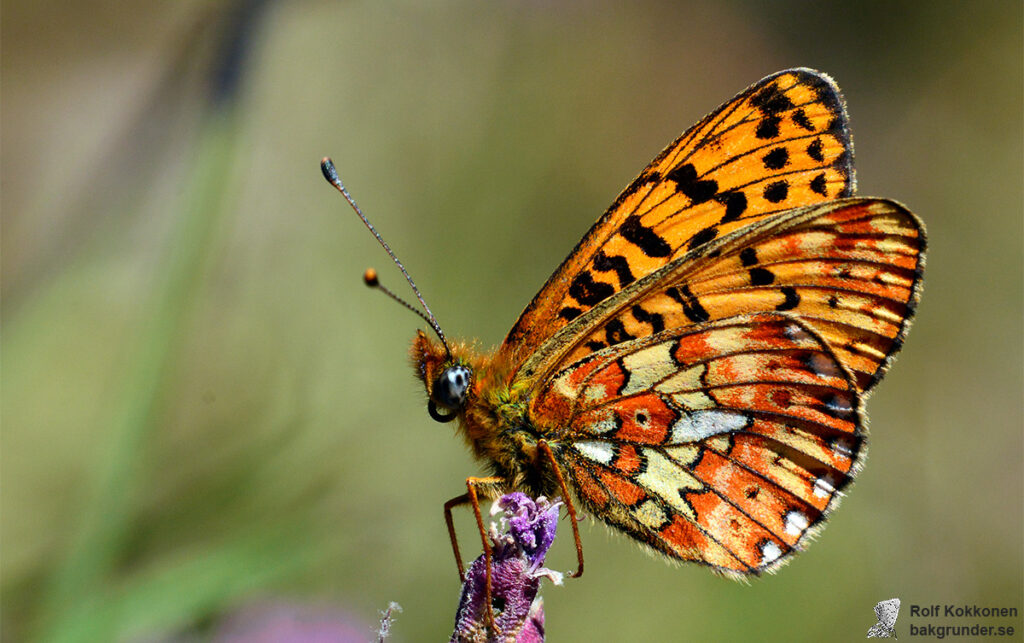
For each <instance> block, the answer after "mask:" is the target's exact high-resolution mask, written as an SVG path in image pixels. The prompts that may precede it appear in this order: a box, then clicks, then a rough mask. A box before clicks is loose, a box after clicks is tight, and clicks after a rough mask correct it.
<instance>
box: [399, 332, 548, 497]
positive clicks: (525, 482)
mask: <svg viewBox="0 0 1024 643" xmlns="http://www.w3.org/2000/svg"><path fill="white" fill-rule="evenodd" d="M451 348H452V350H451V354H450V355H449V354H448V352H447V351H446V350H445V348H444V346H443V345H441V344H439V343H437V342H434V341H432V340H431V339H430V338H429V337H428V336H427V335H426V334H424V333H423V332H418V333H417V335H416V337H415V339H414V340H413V343H412V351H411V353H412V362H413V368H414V369H415V371H416V375H417V376H418V377H419V378H420V380H421V381H422V382H423V384H424V387H425V389H426V393H427V396H428V398H430V400H431V401H436V399H437V394H436V393H437V392H436V391H435V390H434V387H435V386H436V383H437V381H438V377H439V376H440V375H441V374H442V373H444V372H445V370H446V369H449V368H451V367H452V366H464V367H467V368H468V369H469V370H470V372H471V384H470V387H469V390H468V393H467V396H466V399H465V402H464V403H463V404H462V406H461V407H460V408H458V409H452V410H451V411H452V413H454V414H455V415H456V417H455V418H454V419H455V420H456V421H457V427H458V433H460V434H461V436H462V437H463V439H464V440H465V441H466V444H468V445H469V447H470V449H471V450H472V452H473V455H475V456H476V457H477V458H479V459H480V460H481V461H483V462H484V463H485V464H487V466H488V467H489V468H490V473H491V475H494V476H497V477H500V478H502V479H503V480H505V481H506V485H507V489H505V490H512V489H516V490H522V491H526V492H529V493H532V494H533V495H535V496H537V495H548V496H550V495H552V494H553V493H554V492H555V490H556V489H557V483H556V482H555V479H554V477H553V476H552V475H551V473H550V468H549V467H548V466H545V464H544V463H543V462H542V461H541V458H540V453H539V451H538V449H537V441H538V440H539V439H540V432H539V431H538V429H537V427H535V426H534V425H533V424H532V423H531V422H530V420H529V417H528V414H527V403H526V402H527V400H526V399H525V396H524V394H523V392H522V389H521V388H520V387H517V386H515V385H514V377H513V375H514V373H513V369H512V368H511V367H510V365H509V364H508V362H507V360H504V359H501V358H500V357H497V356H496V355H494V354H480V353H477V352H475V351H473V350H472V349H471V348H469V347H467V346H465V345H460V344H453V345H452V347H451ZM496 491H497V490H496Z"/></svg>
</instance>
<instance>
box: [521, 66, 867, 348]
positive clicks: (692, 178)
mask: <svg viewBox="0 0 1024 643" xmlns="http://www.w3.org/2000/svg"><path fill="white" fill-rule="evenodd" d="M852 163H853V161H852V144H851V142H850V136H849V132H848V128H847V117H846V111H845V107H844V104H843V101H842V98H841V97H840V94H839V90H838V88H837V87H836V86H835V84H834V83H833V82H832V80H831V79H830V78H828V77H827V76H825V75H823V74H819V73H818V72H813V71H810V70H805V69H793V70H788V71H785V72H780V73H778V74H775V75H773V76H769V77H768V78H765V79H763V80H762V81H760V82H759V83H757V84H755V85H753V86H751V87H750V88H748V89H747V90H746V91H744V92H742V93H741V94H739V95H738V96H736V97H735V98H734V99H733V100H731V101H730V102H728V103H726V104H725V105H723V106H722V107H720V108H719V109H718V110H717V111H715V112H714V113H712V114H710V115H709V116H707V117H705V118H704V120H702V121H701V122H700V123H699V124H697V125H696V126H694V127H693V128H691V129H690V130H688V131H687V132H686V133H685V134H683V135H682V136H681V137H680V138H679V139H677V140H676V141H675V142H674V143H672V144H671V145H670V146H669V147H668V148H666V149H665V150H664V151H663V152H662V153H661V154H660V155H659V156H658V157H657V158H656V159H655V160H654V161H653V162H652V163H651V165H650V166H648V167H647V168H646V169H645V170H644V171H643V172H642V173H641V174H640V176H639V177H638V178H637V179H636V180H635V181H633V183H632V184H630V186H629V187H627V188H626V190H625V191H624V192H623V193H622V194H621V195H620V196H619V198H618V199H617V200H616V201H615V203H614V204H613V205H612V206H611V208H609V210H608V211H607V212H606V213H605V214H604V216H602V217H601V219H600V220H599V221H598V222H597V223H596V224H595V225H594V227H593V228H592V229H591V230H590V232H588V233H587V235H586V236H585V237H584V238H583V240H582V241H581V242H580V243H579V245H577V247H576V248H575V250H574V251H573V252H572V254H570V256H569V257H568V258H567V259H566V260H565V262H564V263H563V264H562V265H561V266H560V267H559V268H558V270H556V271H555V273H554V274H553V275H552V277H551V278H550V279H549V280H548V282H547V284H545V286H544V288H542V289H541V291H540V293H539V294H538V295H537V297H535V298H534V300H533V302H531V304H530V305H529V306H528V307H527V308H526V310H525V311H524V312H523V314H522V316H521V317H520V319H519V321H518V322H517V323H516V325H515V326H514V327H513V328H512V330H511V332H510V333H509V335H508V337H507V338H506V340H505V342H504V344H503V345H502V347H501V352H502V353H503V354H505V355H508V356H511V361H512V363H514V364H518V363H521V362H522V360H523V359H525V357H526V356H527V355H529V354H530V353H532V352H533V351H534V350H535V349H536V348H537V347H538V346H539V345H540V344H541V343H542V342H543V341H544V340H545V339H546V338H547V337H550V336H551V334H553V333H554V332H556V331H557V330H559V329H560V328H562V327H564V326H565V325H566V324H567V323H569V322H570V321H572V320H573V319H575V318H577V317H579V316H580V315H582V314H584V313H586V312H587V311H588V310H590V309H591V308H592V307H593V306H595V305H596V304H597V303H599V302H601V301H603V300H605V299H607V298H608V297H610V296H611V295H613V294H614V293H616V292H618V291H619V290H621V289H623V288H625V287H627V286H628V285H629V284H631V283H633V282H634V281H636V280H639V279H641V278H643V277H644V276H646V275H648V274H650V273H652V272H654V271H655V270H658V269H659V268H661V267H663V266H664V265H666V264H667V263H670V262H671V261H673V260H674V259H676V258H678V257H680V256H682V255H683V254H685V253H686V252H687V251H689V250H693V249H694V248H697V247H700V246H702V245H703V244H706V243H708V242H710V241H712V240H714V239H717V238H720V237H722V236H724V235H726V234H728V233H730V232H732V231H734V230H736V229H738V228H740V227H742V226H744V225H747V224H749V223H751V222H753V221H756V220H759V219H762V218H764V217H767V216H770V215H772V214H775V213H778V212H781V211H783V210H787V209H790V208H794V207H797V206H801V205H807V204H812V203H817V202H821V201H826V200H830V199H835V198H837V197H842V196H848V195H849V194H852V192H853V185H854V176H853V164H852Z"/></svg>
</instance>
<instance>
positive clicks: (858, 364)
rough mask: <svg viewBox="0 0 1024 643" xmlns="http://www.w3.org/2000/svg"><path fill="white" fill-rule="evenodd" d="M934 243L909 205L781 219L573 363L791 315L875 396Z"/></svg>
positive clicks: (652, 300)
mask: <svg viewBox="0 0 1024 643" xmlns="http://www.w3.org/2000/svg"><path fill="white" fill-rule="evenodd" d="M924 247H925V239H924V233H923V227H922V226H921V223H920V222H919V221H918V220H917V218H916V217H915V216H914V215H913V214H911V213H910V212H909V211H907V210H906V209H905V208H904V207H903V206H901V205H899V204H897V203H894V202H891V201H883V200H877V199H867V200H866V199H844V200H841V201H837V202H834V203H829V204H824V205H820V206H816V207H813V208H808V209H805V210H803V211H795V212H791V213H787V214H785V215H779V218H778V220H777V221H775V222H772V223H770V224H767V225H762V226H758V227H754V228H751V229H750V230H749V233H748V234H745V235H741V236H738V237H736V238H735V239H733V240H731V241H728V242H727V243H723V244H722V245H721V246H714V245H711V246H708V249H709V252H708V253H707V254H706V255H704V256H697V257H693V258H690V257H687V258H685V260H684V261H683V262H681V264H680V265H679V266H678V270H677V271H676V272H677V273H678V276H672V275H671V274H666V275H665V277H664V278H658V279H653V280H652V281H653V282H654V283H652V284H651V286H652V290H651V291H650V292H649V294H646V295H644V294H642V293H637V294H636V297H634V298H631V300H630V302H629V305H628V306H626V307H624V308H623V309H622V310H621V311H619V312H618V313H616V314H615V315H613V316H611V317H610V318H609V319H607V320H606V321H604V322H597V323H595V325H594V328H593V330H591V331H590V332H589V333H588V335H587V336H586V337H585V338H582V339H581V340H579V341H578V342H577V343H576V346H575V348H574V349H573V350H572V351H571V352H570V353H569V354H568V355H567V357H565V358H564V359H565V361H566V362H573V361H577V360H579V359H580V358H582V357H584V356H585V355H586V354H588V353H590V352H592V351H594V350H600V349H601V348H604V347H606V346H610V345H615V344H618V343H620V342H624V341H629V340H631V339H634V338H636V337H643V336H645V335H648V334H651V333H656V332H660V331H661V330H664V329H666V328H674V327H678V326H684V325H688V324H697V323H703V322H706V321H712V320H717V319H725V318H728V317H732V316H734V315H738V314H750V313H757V312H762V311H771V310H775V311H782V312H789V313H791V314H793V315H796V316H797V317H799V318H800V319H802V320H804V321H806V322H807V323H808V324H810V325H811V327H813V328H814V329H815V330H816V331H818V333H820V334H821V336H822V338H824V339H825V341H826V342H827V343H828V344H829V346H830V347H832V349H833V350H834V352H835V354H836V357H837V358H838V359H839V361H840V363H841V364H843V366H845V367H847V368H848V369H850V370H851V371H852V372H853V374H854V377H855V382H856V384H857V388H858V389H860V390H867V389H869V388H870V387H871V386H873V385H874V384H875V383H876V382H877V381H878V380H879V379H880V378H881V376H882V374H883V373H884V369H885V367H886V366H887V365H888V363H889V362H890V361H891V359H892V357H893V355H894V354H895V353H896V352H897V351H898V350H899V348H900V347H901V346H902V341H903V336H904V334H905V333H906V329H907V326H908V323H909V320H910V319H911V318H912V317H913V314H914V311H915V310H916V307H917V301H918V299H919V296H920V283H921V275H922V269H923V261H924V260H923V253H924Z"/></svg>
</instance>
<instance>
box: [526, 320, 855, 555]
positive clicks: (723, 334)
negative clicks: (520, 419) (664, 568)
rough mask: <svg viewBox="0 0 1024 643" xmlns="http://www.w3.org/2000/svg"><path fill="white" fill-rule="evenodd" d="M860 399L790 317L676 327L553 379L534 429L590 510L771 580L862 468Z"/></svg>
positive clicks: (820, 345)
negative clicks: (543, 427)
mask: <svg viewBox="0 0 1024 643" xmlns="http://www.w3.org/2000/svg"><path fill="white" fill-rule="evenodd" d="M858 406H859V402H858V395H857V391H856V389H855V387H854V385H853V382H852V380H851V377H850V375H849V374H848V373H847V371H846V370H845V369H844V368H843V367H842V365H841V364H840V363H839V361H838V360H837V359H836V357H835V355H834V354H833V352H832V351H831V349H830V348H829V347H828V345H827V344H826V343H825V342H824V340H822V339H821V338H820V337H819V336H818V335H817V333H815V332H814V331H813V330H811V329H810V327H809V326H807V325H806V324H804V323H803V322H801V321H799V320H798V319H796V318H794V317H791V316H789V315H785V314H781V313H769V314H762V315H745V316H740V317H734V318H731V319H728V320H725V321H720V322H714V323H710V324H701V325H698V326H694V327H689V328H675V329H671V330H666V331H662V332H660V333H657V334H654V335H649V336H647V337H643V338H639V339H635V340H631V341H628V342H624V343H621V344H618V345H615V346H612V347H609V348H605V349H603V350H600V351H597V352H594V353H592V354H590V355H588V356H587V357H585V358H584V359H582V360H580V361H579V362H576V363H574V364H572V365H570V366H568V367H567V368H565V369H563V370H562V371H561V372H559V373H558V374H556V375H555V376H554V377H551V378H549V379H548V380H546V382H545V384H544V386H543V387H542V388H541V389H540V390H538V394H537V395H536V396H535V397H534V398H533V400H532V403H531V408H530V415H531V417H534V418H556V417H564V418H568V420H569V421H568V422H567V423H565V424H563V425H561V426H555V427H551V428H550V430H549V432H548V436H547V439H548V440H549V443H550V444H552V446H553V448H554V450H555V454H556V458H557V459H558V460H559V464H560V466H561V467H562V468H563V469H564V470H565V471H566V472H567V473H568V475H569V477H570V480H571V482H572V485H573V487H574V488H575V490H576V494H577V495H578V497H579V500H580V501H581V502H582V503H583V505H584V506H586V507H588V508H589V509H590V510H591V511H592V512H593V513H594V514H595V515H597V516H599V517H601V518H602V519H603V520H604V521H605V522H607V523H608V524H610V525H611V526H613V527H615V528H617V529H620V530H622V531H625V532H626V533H628V534H630V535H631V536H632V537H633V538H635V539H637V540H639V541H640V542H643V543H646V544H647V545H649V546H650V547H652V548H654V549H656V550H658V551H660V552H663V553H665V554H667V555H669V556H671V557H674V558H678V559H682V560H689V561H696V562H701V563H704V564H707V565H709V566H711V567H713V568H714V569H716V570H718V571H721V572H724V573H729V574H737V575H743V574H751V573H760V572H762V571H765V570H771V569H774V568H775V567H777V566H778V565H779V564H781V563H782V562H783V561H785V560H786V558H787V557H788V556H789V555H790V554H791V553H793V552H794V551H796V550H798V549H800V548H801V546H802V545H803V544H804V543H805V542H806V539H807V538H808V536H809V535H810V534H811V533H813V532H814V530H815V528H816V527H817V526H818V525H819V524H820V523H821V522H822V520H823V519H824V518H825V516H826V515H827V514H828V513H829V511H831V510H832V508H833V507H834V506H835V504H836V502H837V501H838V498H839V490H840V489H842V487H843V486H845V485H846V484H847V483H848V482H849V481H850V480H851V479H852V477H853V475H854V474H855V472H856V471H857V469H858V467H859V463H860V461H861V459H862V458H863V455H864V445H863V442H864V430H863V428H862V426H861V419H860V411H859V408H858Z"/></svg>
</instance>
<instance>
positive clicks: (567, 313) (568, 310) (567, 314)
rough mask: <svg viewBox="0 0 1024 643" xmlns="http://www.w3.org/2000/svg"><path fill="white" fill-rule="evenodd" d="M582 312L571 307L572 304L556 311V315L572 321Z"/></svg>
mask: <svg viewBox="0 0 1024 643" xmlns="http://www.w3.org/2000/svg"><path fill="white" fill-rule="evenodd" d="M582 314H583V311H582V310H580V309H579V308H573V307H572V306H566V307H565V308H563V309H562V310H560V311H558V316H559V317H561V318H562V319H564V320H566V321H572V320H574V319H576V318H577V317H579V316H580V315H582Z"/></svg>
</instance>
